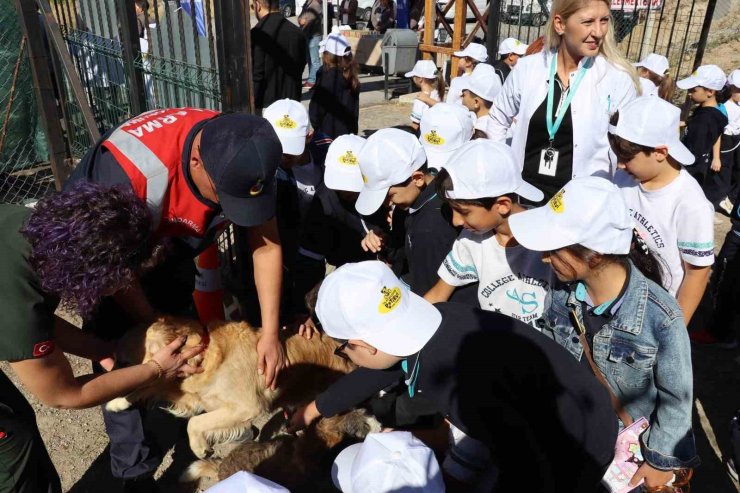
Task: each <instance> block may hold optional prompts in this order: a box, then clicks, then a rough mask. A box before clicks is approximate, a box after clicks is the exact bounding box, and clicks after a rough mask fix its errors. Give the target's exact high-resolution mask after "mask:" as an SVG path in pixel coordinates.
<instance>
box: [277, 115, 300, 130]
mask: <svg viewBox="0 0 740 493" xmlns="http://www.w3.org/2000/svg"><path fill="white" fill-rule="evenodd" d="M275 126H276V127H278V128H283V129H285V130H292V129H294V128H296V127H297V126H298V124H297V123H296V122H295V120H293V119H292V118H291V117H290V116H288V115H283V117H282V118H281V119H280V120H278V121H276V122H275Z"/></svg>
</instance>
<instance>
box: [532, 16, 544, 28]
mask: <svg viewBox="0 0 740 493" xmlns="http://www.w3.org/2000/svg"><path fill="white" fill-rule="evenodd" d="M545 24H547V16H546V15H545V14H537V15H535V16H534V19H533V22H532V25H534V26H544V25H545Z"/></svg>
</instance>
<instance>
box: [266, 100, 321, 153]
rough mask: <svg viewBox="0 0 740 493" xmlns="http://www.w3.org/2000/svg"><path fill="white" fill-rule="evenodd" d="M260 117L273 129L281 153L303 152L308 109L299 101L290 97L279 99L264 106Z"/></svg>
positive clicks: (307, 130) (307, 129)
mask: <svg viewBox="0 0 740 493" xmlns="http://www.w3.org/2000/svg"><path fill="white" fill-rule="evenodd" d="M262 117H263V118H264V119H265V120H267V121H268V122H270V125H272V128H274V129H275V133H277V136H278V139H280V143H281V144H282V146H283V154H292V155H294V156H299V155H301V154H303V150H304V149H305V148H306V136H307V135H308V132H309V126H310V124H309V121H308V111H306V108H304V107H303V105H302V104H301V103H299V102H298V101H294V100H292V99H280V100H278V101H275V102H274V103H272V104H271V105H270V106H268V107H267V108H265V111H263V112H262Z"/></svg>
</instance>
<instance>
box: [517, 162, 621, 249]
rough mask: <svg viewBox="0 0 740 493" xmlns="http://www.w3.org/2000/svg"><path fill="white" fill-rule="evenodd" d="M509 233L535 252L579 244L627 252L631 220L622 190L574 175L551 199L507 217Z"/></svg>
mask: <svg viewBox="0 0 740 493" xmlns="http://www.w3.org/2000/svg"><path fill="white" fill-rule="evenodd" d="M509 228H510V229H511V233H512V234H513V235H514V238H516V241H517V242H519V244H520V245H522V246H523V247H524V248H528V249H529V250H534V251H536V252H547V251H551V250H557V249H558V248H563V247H566V246H570V245H576V244H578V245H582V246H584V247H586V248H589V249H591V250H593V251H595V252H598V253H601V254H616V255H626V254H628V253H629V251H630V245H631V243H632V228H633V225H632V220H631V219H630V213H629V209H628V208H627V204H625V202H624V199H623V198H622V194H621V192H620V191H619V188H617V186H616V185H614V184H613V183H612V182H610V181H609V180H607V179H605V178H599V177H596V176H585V177H583V178H574V179H572V180H571V181H569V182H568V183H566V184H565V186H564V187H563V188H562V189H561V190H560V191H559V192H558V193H556V194H555V195H553V197H552V198H551V199H550V201H549V202H548V203H547V204H545V205H543V206H542V207H538V208H536V209H531V210H528V211H524V212H520V213H519V214H513V215H512V216H511V217H509Z"/></svg>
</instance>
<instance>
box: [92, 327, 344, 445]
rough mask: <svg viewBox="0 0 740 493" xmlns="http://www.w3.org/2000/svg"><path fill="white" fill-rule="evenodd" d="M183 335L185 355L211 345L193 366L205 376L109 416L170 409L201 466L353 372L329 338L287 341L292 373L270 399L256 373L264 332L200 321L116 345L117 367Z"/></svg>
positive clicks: (154, 389) (171, 384)
mask: <svg viewBox="0 0 740 493" xmlns="http://www.w3.org/2000/svg"><path fill="white" fill-rule="evenodd" d="M183 335H184V336H187V341H186V343H185V346H187V347H189V346H196V345H198V344H200V343H201V341H203V342H204V343H207V348H206V349H205V351H204V352H203V353H201V354H199V355H198V356H196V357H194V358H193V359H192V361H190V363H191V364H199V365H200V366H201V367H203V369H204V371H203V372H202V373H196V374H195V375H191V376H189V377H186V378H183V379H173V380H157V381H155V382H154V383H153V384H151V385H149V386H147V387H144V388H141V389H138V390H136V391H135V392H133V393H132V394H129V395H128V396H126V397H122V398H118V399H114V400H112V401H110V402H108V404H107V405H106V408H107V409H108V410H110V411H122V410H124V409H127V408H128V407H129V406H130V405H131V404H132V403H134V402H138V401H147V400H156V401H166V402H168V403H169V405H170V406H169V408H168V411H170V412H171V413H172V414H174V415H175V416H179V417H185V418H190V420H189V421H188V426H187V430H188V439H189V441H190V448H191V449H192V450H193V453H194V454H195V455H196V456H197V457H199V458H203V457H205V456H206V455H208V454H209V453H210V452H211V451H212V445H214V444H217V443H226V442H230V441H234V440H236V439H238V438H240V437H243V436H245V435H247V434H249V433H250V432H251V431H252V425H251V422H252V420H253V419H254V418H256V417H258V416H260V415H262V414H263V413H266V412H269V411H271V410H274V409H277V408H281V407H286V406H295V405H299V404H305V403H306V402H308V401H309V400H311V399H312V398H313V397H314V396H315V395H316V394H317V393H319V392H321V391H322V390H324V389H325V388H326V387H328V386H329V385H330V384H331V383H332V382H334V381H335V380H336V379H337V378H339V377H340V376H342V375H343V374H345V373H348V372H349V371H351V370H352V369H353V368H354V366H353V365H352V363H350V362H348V361H346V360H344V359H343V358H338V357H337V356H335V355H334V350H335V349H336V346H337V344H336V342H334V341H333V340H332V339H331V338H329V337H327V336H325V335H322V336H320V337H317V336H314V337H313V338H311V339H310V340H309V339H305V338H303V337H301V336H299V335H297V334H293V335H287V334H282V335H281V337H283V338H284V341H283V342H284V344H285V349H286V354H287V357H288V361H289V362H290V366H289V367H288V368H285V369H283V370H282V371H281V372H280V375H279V379H278V389H277V390H275V391H272V390H269V389H266V388H265V381H264V380H265V379H264V376H262V375H259V374H258V373H257V350H256V347H257V340H258V339H259V336H260V332H259V330H254V329H252V328H251V327H250V326H249V325H248V324H247V323H245V322H215V323H212V324H210V325H209V326H208V329H207V332H206V329H204V328H203V326H201V324H200V323H198V322H197V321H194V320H186V319H181V318H174V317H164V318H160V319H159V320H157V321H156V322H155V323H154V324H152V325H151V326H149V328H147V329H146V333H145V335H144V334H143V333H142V332H141V331H138V334H137V333H136V331H130V332H129V333H128V334H127V335H126V336H125V337H124V338H123V340H121V341H120V343H119V345H118V350H117V364H119V365H121V366H126V365H127V364H137V363H142V362H146V361H148V360H150V359H151V358H152V355H153V354H155V353H156V352H157V351H158V350H159V349H161V348H162V347H163V346H165V345H167V344H169V343H170V342H172V341H173V340H174V339H175V338H176V337H179V336H183Z"/></svg>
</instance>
